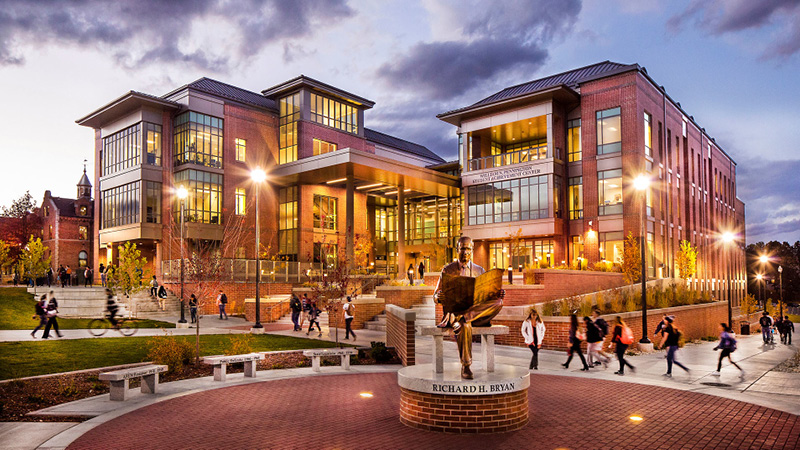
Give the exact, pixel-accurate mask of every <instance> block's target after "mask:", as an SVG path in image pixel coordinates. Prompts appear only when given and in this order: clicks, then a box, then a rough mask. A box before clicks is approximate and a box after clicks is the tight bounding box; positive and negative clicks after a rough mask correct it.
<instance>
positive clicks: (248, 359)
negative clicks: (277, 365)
mask: <svg viewBox="0 0 800 450" xmlns="http://www.w3.org/2000/svg"><path fill="white" fill-rule="evenodd" d="M262 359H264V355H263V354H261V353H247V354H244V355H231V356H224V355H223V356H206V357H204V358H203V363H205V364H211V365H213V366H214V381H225V375H226V373H227V367H228V364H234V363H240V362H243V363H244V376H246V377H250V378H255V376H256V372H257V369H256V366H257V365H258V361H260V360H262Z"/></svg>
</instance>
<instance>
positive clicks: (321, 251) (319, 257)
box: [314, 242, 338, 269]
mask: <svg viewBox="0 0 800 450" xmlns="http://www.w3.org/2000/svg"><path fill="white" fill-rule="evenodd" d="M337 252H338V246H337V245H336V244H329V243H327V242H314V262H315V263H323V264H324V267H325V268H327V269H332V268H334V267H336V262H337V259H338V258H337Z"/></svg>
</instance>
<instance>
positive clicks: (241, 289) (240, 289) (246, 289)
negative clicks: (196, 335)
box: [164, 282, 292, 321]
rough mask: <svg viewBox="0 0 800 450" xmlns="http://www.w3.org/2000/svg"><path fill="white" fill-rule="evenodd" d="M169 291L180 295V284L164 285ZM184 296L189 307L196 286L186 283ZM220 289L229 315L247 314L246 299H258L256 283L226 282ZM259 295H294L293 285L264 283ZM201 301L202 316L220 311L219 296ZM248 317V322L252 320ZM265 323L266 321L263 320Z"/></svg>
mask: <svg viewBox="0 0 800 450" xmlns="http://www.w3.org/2000/svg"><path fill="white" fill-rule="evenodd" d="M164 286H166V288H167V289H169V290H170V291H172V292H173V293H174V294H175V295H180V290H181V285H180V283H164ZM183 289H184V295H185V297H186V304H187V307H188V304H189V296H190V295H192V293H195V292H196V291H197V289H196V286H195V285H194V284H192V283H184V288H183ZM218 289H222V291H223V292H225V295H226V296H228V306H227V307H226V309H225V310H226V312H227V313H228V314H242V313H245V307H244V299H245V298H253V299H254V298H255V297H256V285H255V284H254V283H234V282H226V283H220V286H219V288H218ZM259 291H260V292H259V294H260V296H261V298H267V297H268V296H270V295H287V294H291V293H292V284H287V283H262V284H261V285H260V287H259ZM198 300H199V301H200V307H199V308H198V309H199V310H200V313H201V314H213V313H215V312H217V311H218V309H217V296H216V294H214V295H213V297H209V298H198ZM252 314H253V315H252V318H255V308H254V309H253V311H252ZM252 318H251V317H250V316H248V320H252ZM261 320H262V321H264V319H263V318H262V319H261Z"/></svg>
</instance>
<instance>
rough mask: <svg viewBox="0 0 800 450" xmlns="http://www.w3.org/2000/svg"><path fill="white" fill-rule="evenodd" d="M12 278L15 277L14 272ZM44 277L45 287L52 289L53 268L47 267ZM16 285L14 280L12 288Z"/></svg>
mask: <svg viewBox="0 0 800 450" xmlns="http://www.w3.org/2000/svg"><path fill="white" fill-rule="evenodd" d="M14 276H15V277H16V276H17V273H16V272H14ZM45 277H47V287H52V284H53V268H52V267H48V268H47V273H46V274H45ZM16 285H17V282H16V280H15V281H14V286H16Z"/></svg>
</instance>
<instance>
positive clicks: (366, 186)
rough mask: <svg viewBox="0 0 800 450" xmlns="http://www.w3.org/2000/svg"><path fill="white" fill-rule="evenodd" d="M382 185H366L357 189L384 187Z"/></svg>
mask: <svg viewBox="0 0 800 450" xmlns="http://www.w3.org/2000/svg"><path fill="white" fill-rule="evenodd" d="M382 185H383V183H375V184H367V185H364V186H359V187H357V188H356V189H369V188H374V187H378V186H382Z"/></svg>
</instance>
